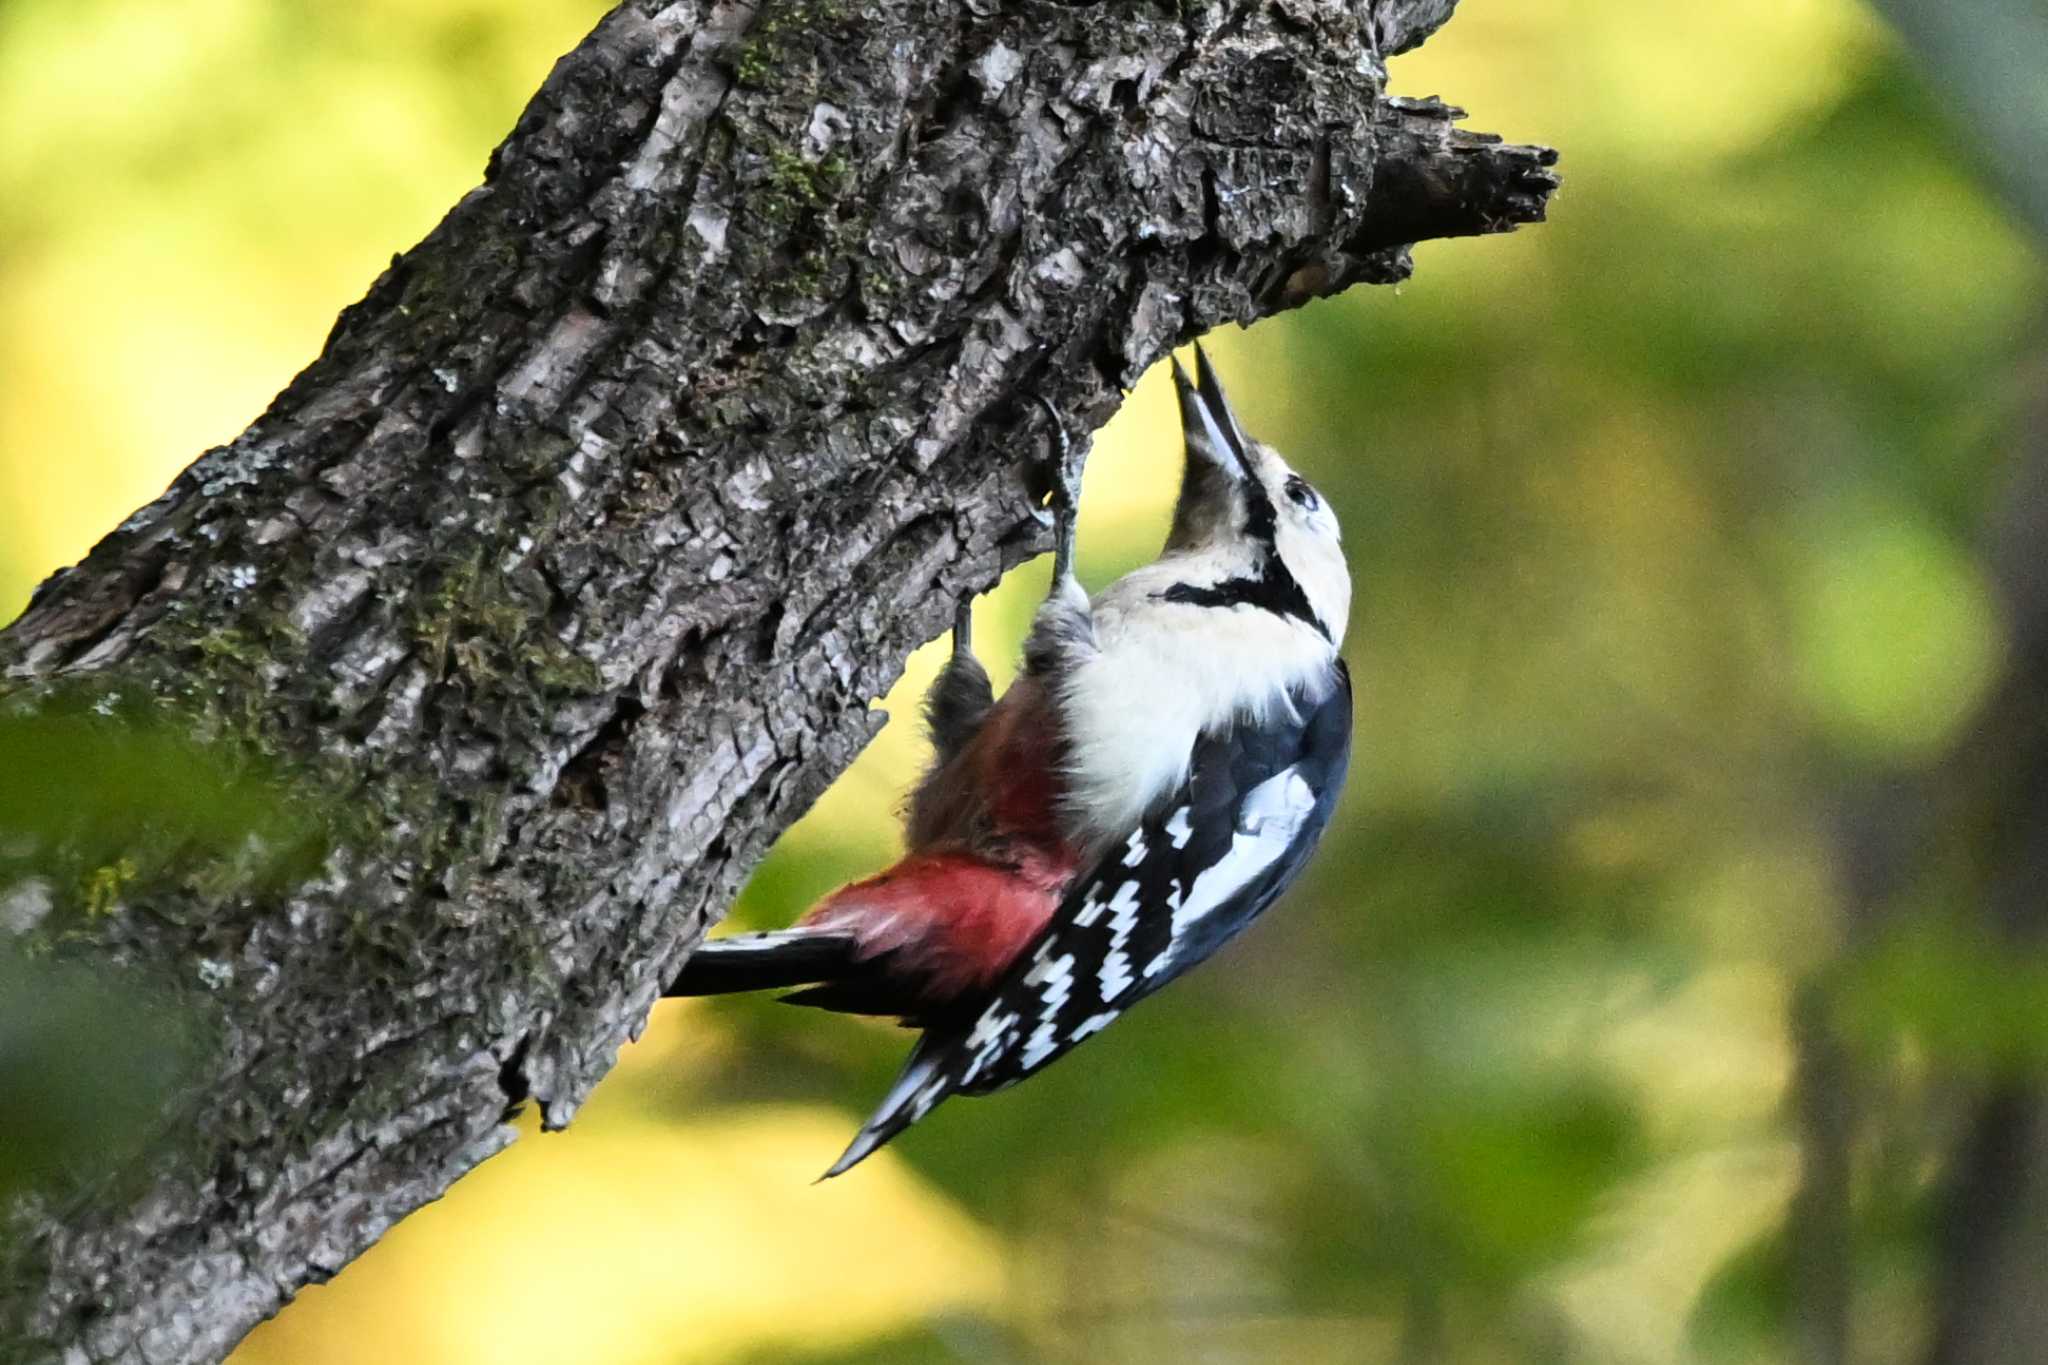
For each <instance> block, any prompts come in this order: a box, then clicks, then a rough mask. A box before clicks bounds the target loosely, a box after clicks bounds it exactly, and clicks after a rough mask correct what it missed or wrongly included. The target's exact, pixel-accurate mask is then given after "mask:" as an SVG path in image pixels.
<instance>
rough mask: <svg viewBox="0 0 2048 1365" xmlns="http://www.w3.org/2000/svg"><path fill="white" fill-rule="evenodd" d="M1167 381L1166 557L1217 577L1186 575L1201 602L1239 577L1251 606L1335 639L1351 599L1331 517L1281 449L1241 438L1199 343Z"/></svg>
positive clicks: (1175, 364)
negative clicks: (1180, 455) (1176, 411)
mask: <svg viewBox="0 0 2048 1365" xmlns="http://www.w3.org/2000/svg"><path fill="white" fill-rule="evenodd" d="M1173 382H1174V389H1175V391H1176V392H1177V393H1178V395H1179V397H1180V426H1181V441H1182V444H1183V446H1184V448H1185V459H1184V464H1183V467H1182V471H1181V484H1180V500H1179V501H1178V502H1176V503H1175V504H1174V509H1173V529H1172V530H1171V531H1169V532H1168V533H1167V537H1166V547H1165V552H1166V554H1167V555H1169V556H1173V557H1176V558H1178V559H1182V560H1185V561H1188V567H1189V569H1190V571H1191V572H1193V573H1196V574H1197V575H1200V574H1202V573H1203V572H1204V571H1206V572H1207V574H1208V576H1209V578H1213V579H1214V581H1213V582H1211V581H1208V579H1207V578H1204V579H1203V580H1202V581H1196V580H1195V579H1190V580H1189V583H1188V587H1189V590H1190V591H1193V592H1195V593H1197V594H1198V595H1205V596H1203V598H1202V600H1204V601H1209V600H1210V598H1211V597H1213V596H1214V593H1215V592H1217V591H1220V590H1221V587H1222V585H1223V584H1225V583H1226V582H1232V583H1243V584H1246V585H1249V586H1248V587H1247V588H1246V592H1247V593H1249V596H1245V594H1242V593H1241V594H1240V596H1245V601H1246V602H1247V603H1248V604H1251V603H1254V602H1256V604H1257V605H1264V606H1267V607H1270V608H1272V609H1274V610H1278V611H1281V612H1282V614H1284V615H1297V616H1301V617H1302V618H1303V619H1305V620H1308V621H1310V622H1312V623H1313V624H1314V625H1315V626H1316V627H1317V629H1319V630H1320V631H1321V632H1322V633H1323V634H1324V635H1325V636H1326V637H1328V638H1330V639H1332V640H1334V639H1336V638H1337V637H1338V636H1339V635H1340V634H1341V633H1342V632H1343V629H1344V617H1345V614H1346V612H1347V611H1348V609H1349V605H1350V600H1351V579H1350V573H1349V571H1348V570H1347V568H1346V566H1345V564H1344V552H1343V548H1342V546H1341V545H1340V543H1339V533H1338V528H1337V518H1336V515H1335V514H1334V513H1333V512H1332V511H1331V510H1330V508H1329V505H1328V504H1327V503H1325V502H1324V501H1323V499H1322V497H1321V495H1320V494H1318V493H1317V492H1316V490H1315V489H1314V488H1313V487H1311V486H1310V485H1309V483H1308V481H1307V480H1306V479H1303V478H1302V477H1301V476H1300V475H1298V474H1296V473H1295V472H1294V470H1293V469H1291V468H1289V466H1288V464H1287V461H1285V460H1283V459H1281V458H1280V454H1279V452H1278V451H1275V450H1274V449H1273V448H1272V447H1271V446H1268V445H1266V444H1264V443H1263V442H1260V441H1255V440H1253V439H1252V438H1251V437H1250V436H1249V435H1247V434H1246V432H1245V429H1244V426H1243V424H1242V423H1240V422H1239V421H1238V420H1237V414H1236V413H1234V412H1233V411H1231V408H1230V400H1229V399H1228V398H1227V397H1225V396H1224V393H1223V384H1222V382H1221V381H1220V380H1218V379H1217V378H1216V371H1215V368H1214V367H1213V366H1211V365H1210V364H1209V357H1208V355H1207V353H1205V352H1204V351H1203V350H1202V348H1201V346H1200V345H1199V344H1197V345H1196V347H1195V373H1194V375H1193V377H1190V376H1189V375H1188V372H1187V369H1186V368H1185V367H1184V366H1182V364H1181V363H1180V361H1179V360H1178V359H1176V360H1175V361H1174V362H1173ZM1196 561H1199V562H1200V565H1201V566H1202V567H1201V568H1197V567H1196V563H1195V562H1196ZM1253 589H1256V591H1253ZM1189 600H1193V599H1189Z"/></svg>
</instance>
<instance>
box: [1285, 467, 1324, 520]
mask: <svg viewBox="0 0 2048 1365" xmlns="http://www.w3.org/2000/svg"><path fill="white" fill-rule="evenodd" d="M1287 496H1288V498H1290V499H1291V500H1292V501H1293V503H1294V505H1295V506H1296V507H1299V508H1301V509H1302V510H1303V511H1304V512H1313V511H1315V510H1316V504H1317V503H1318V502H1319V501H1321V500H1320V499H1319V498H1317V497H1316V490H1315V489H1313V488H1310V487H1309V486H1308V480H1307V479H1304V478H1303V477H1301V475H1299V474H1289V475H1288V476H1287Z"/></svg>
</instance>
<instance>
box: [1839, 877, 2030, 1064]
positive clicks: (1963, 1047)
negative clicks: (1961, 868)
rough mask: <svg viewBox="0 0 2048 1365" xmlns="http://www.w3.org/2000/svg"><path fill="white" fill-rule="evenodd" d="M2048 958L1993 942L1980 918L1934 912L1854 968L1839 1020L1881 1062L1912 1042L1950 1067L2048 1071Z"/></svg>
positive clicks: (1847, 967)
mask: <svg viewBox="0 0 2048 1365" xmlns="http://www.w3.org/2000/svg"><path fill="white" fill-rule="evenodd" d="M2044 1001H2048V953H2044V952H2042V951H2041V950H2040V949H2038V948H2035V949H2031V950H2028V949H2023V948H2017V947H2015V946H2014V945H2012V944H2010V943H2005V942H2000V941H1997V940H1994V939H1993V938H1991V937H1990V936H1989V935H1988V934H1987V933H1986V932H1985V930H1984V928H1983V927H1982V925H1981V924H1980V923H1978V922H1976V921H1974V920H1969V919H1962V918H1956V917H1944V916H1937V915H1927V916H1924V917H1919V918H1915V919H1911V920H1907V921H1905V922H1904V923H1901V924H1899V925H1898V926H1896V927H1894V928H1893V929H1891V930H1890V931H1889V932H1888V933H1886V934H1885V935H1884V936H1883V937H1882V938H1881V939H1880V940H1879V941H1878V942H1877V943H1876V944H1874V945H1873V946H1872V947H1870V948H1869V949H1867V950H1865V951H1863V952H1861V953H1858V954H1857V955H1856V956H1855V957H1853V958H1851V959H1850V960H1849V961H1848V962H1847V963H1845V964H1844V966H1843V968H1842V971H1841V974H1840V978H1839V980H1838V981H1837V983H1836V989H1835V995H1834V1005H1835V1010H1836V1015H1837V1018H1838V1020H1839V1021H1840V1023H1841V1025H1842V1026H1843V1028H1844V1029H1845V1030H1846V1031H1847V1034H1848V1036H1849V1038H1850V1040H1851V1041H1852V1042H1855V1043H1857V1044H1859V1045H1860V1046H1861V1047H1862V1048H1863V1049H1864V1050H1865V1052H1866V1054H1867V1055H1869V1056H1871V1057H1873V1058H1878V1057H1882V1056H1885V1055H1887V1054H1888V1053H1890V1052H1891V1051H1893V1050H1894V1049H1895V1048H1896V1046H1897V1044H1898V1043H1899V1042H1900V1041H1901V1040H1911V1042H1912V1043H1913V1044H1914V1045H1916V1046H1917V1047H1919V1048H1921V1049H1924V1050H1925V1051H1926V1052H1927V1053H1928V1054H1929V1055H1930V1057H1931V1058H1932V1059H1933V1060H1934V1061H1935V1062H1937V1063H1938V1064H1939V1065H1941V1066H1942V1067H1943V1068H1944V1069H1946V1068H1951V1067H1961V1068H1964V1069H1965V1070H1968V1071H1970V1072H1973V1073H1976V1074H1979V1075H1982V1074H1985V1073H2011V1072H2015V1071H2022V1072H2033V1073H2040V1072H2042V1071H2043V1070H2044V1069H2048V1009H2044V1008H2043V1002H2044Z"/></svg>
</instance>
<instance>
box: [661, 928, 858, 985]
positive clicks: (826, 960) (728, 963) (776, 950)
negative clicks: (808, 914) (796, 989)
mask: <svg viewBox="0 0 2048 1365" xmlns="http://www.w3.org/2000/svg"><path fill="white" fill-rule="evenodd" d="M857 948H858V945H857V944H856V943H855V941H854V938H853V935H851V934H835V933H831V932H829V931H821V930H817V929H778V930H775V931H773V932H770V933H763V934H733V935H730V936H728V937H726V938H715V939H711V940H710V941H708V942H705V943H700V944H699V945H697V950H696V951H695V952H693V953H691V954H690V959H689V961H687V962H685V963H684V964H683V970H682V972H681V973H680V974H678V975H677V977H676V979H675V980H674V981H671V982H670V983H669V985H668V989H667V990H665V991H663V992H662V994H663V995H664V996H675V995H724V994H727V993H728V992H731V991H760V990H774V989H777V988H779V987H784V986H810V985H816V984H817V983H819V982H821V981H830V980H832V979H833V978H835V977H840V976H844V975H846V973H847V972H848V971H850V970H851V969H852V967H853V965H854V963H855V962H856V961H857V960H858V956H857Z"/></svg>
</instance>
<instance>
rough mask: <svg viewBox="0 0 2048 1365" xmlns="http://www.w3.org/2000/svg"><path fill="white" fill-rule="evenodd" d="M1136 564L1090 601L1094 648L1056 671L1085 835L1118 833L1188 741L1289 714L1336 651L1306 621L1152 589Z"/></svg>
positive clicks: (1183, 775)
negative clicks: (1292, 696) (1161, 595)
mask: <svg viewBox="0 0 2048 1365" xmlns="http://www.w3.org/2000/svg"><path fill="white" fill-rule="evenodd" d="M1160 586H1162V585H1160V584H1153V583H1150V582H1149V581H1148V578H1147V576H1146V574H1145V571H1144V570H1140V571H1139V572H1138V573H1137V574H1133V575H1131V576H1130V577H1127V578H1125V579H1122V580H1120V581H1119V582H1117V583H1116V584H1115V585H1113V586H1112V587H1111V588H1110V589H1109V590H1108V591H1107V592H1105V593H1104V594H1103V595H1102V597H1101V598H1100V599H1098V600H1097V602H1096V604H1095V639H1096V645H1097V652H1096V653H1095V654H1094V655H1093V656H1091V657H1089V658H1087V659H1085V660H1083V661H1082V662H1081V663H1080V664H1079V666H1078V667H1076V668H1075V669H1074V670H1073V671H1072V672H1071V673H1070V674H1069V675H1068V676H1066V677H1064V678H1063V679H1062V680H1061V683H1060V688H1059V703H1060V710H1061V714H1062V719H1063V721H1064V723H1065V726H1066V732H1067V736H1068V740H1069V756H1068V789H1067V799H1068V802H1069V808H1070V811H1071V813H1072V815H1073V817H1074V819H1075V822H1076V825H1077V826H1078V828H1079V830H1080V832H1081V833H1082V835H1083V836H1084V839H1085V840H1086V841H1088V842H1092V843H1096V844H1098V845H1099V844H1101V843H1105V842H1108V841H1110V840H1114V839H1118V838H1121V837H1123V836H1124V835H1125V834H1127V833H1128V832H1129V831H1130V830H1131V829H1132V828H1133V827H1135V826H1136V825H1137V823H1138V821H1139V820H1140V819H1142V818H1143V817H1144V815H1145V814H1146V812H1147V811H1148V810H1150V809H1151V808H1152V807H1153V806H1154V805H1156V804H1157V803H1158V802H1160V801H1162V800H1164V799H1165V798H1166V797H1168V796H1170V795H1171V794H1172V793H1174V792H1175V791H1177V790H1179V788H1180V785H1181V783H1182V782H1184V781H1185V780H1186V779H1187V775H1188V765H1189V762H1190V760H1191V759H1192V757H1193V754H1194V748H1195V743H1196V741H1197V740H1198V739H1200V738H1201V736H1202V735H1203V734H1204V733H1205V732H1213V731H1216V730H1220V729H1222V728H1223V727H1225V726H1227V725H1229V724H1231V723H1233V722H1245V723H1250V724H1263V723H1265V722H1266V721H1268V720H1269V719H1271V718H1273V717H1274V716H1275V715H1277V714H1280V713H1282V712H1291V708H1292V703H1291V702H1290V701H1289V700H1288V694H1289V692H1290V691H1293V690H1294V689H1296V688H1299V687H1301V686H1303V685H1304V684H1307V683H1309V682H1311V681H1313V680H1316V679H1319V678H1321V677H1323V676H1325V675H1326V674H1327V673H1328V672H1329V670H1330V667H1331V665H1332V662H1333V661H1334V658H1335V651H1334V650H1333V649H1332V647H1331V645H1330V643H1329V641H1327V640H1325V639H1323V637H1322V636H1321V634H1320V633H1318V632H1317V631H1316V630H1315V629H1314V628H1313V627H1312V626H1310V625H1308V624H1307V623H1306V622H1302V621H1298V620H1293V619H1291V618H1287V617H1282V616H1278V615H1275V614H1274V613H1272V612H1267V611H1260V610H1257V609H1255V608H1252V607H1240V608H1232V609H1218V608H1215V607H1205V606H1198V605H1194V604H1189V603H1176V602H1165V601H1161V600H1159V599H1158V598H1157V596H1156V595H1155V594H1156V591H1157V590H1158V588H1159V587H1160Z"/></svg>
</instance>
